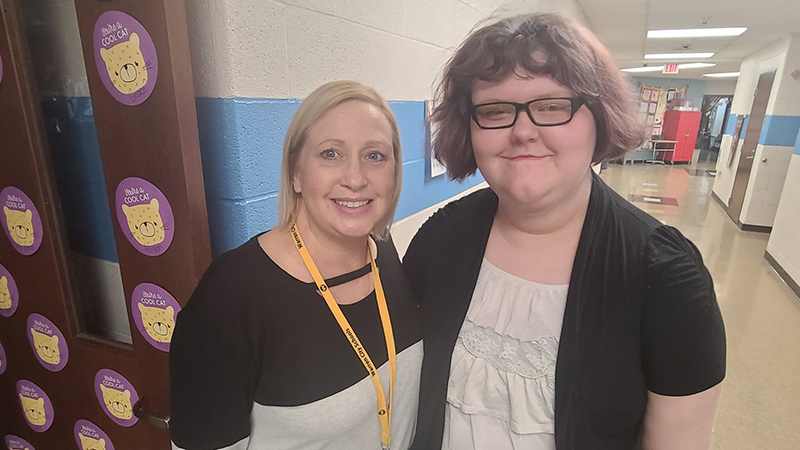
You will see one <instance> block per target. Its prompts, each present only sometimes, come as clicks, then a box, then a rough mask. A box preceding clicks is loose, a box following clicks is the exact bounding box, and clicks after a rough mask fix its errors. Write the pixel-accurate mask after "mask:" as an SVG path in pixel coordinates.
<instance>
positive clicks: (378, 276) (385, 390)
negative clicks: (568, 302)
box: [170, 81, 422, 450]
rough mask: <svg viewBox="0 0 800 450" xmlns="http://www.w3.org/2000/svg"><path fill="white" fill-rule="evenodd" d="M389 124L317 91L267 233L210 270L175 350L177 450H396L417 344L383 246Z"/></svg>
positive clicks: (361, 105)
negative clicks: (276, 219) (272, 225)
mask: <svg viewBox="0 0 800 450" xmlns="http://www.w3.org/2000/svg"><path fill="white" fill-rule="evenodd" d="M401 175H402V158H401V151H400V138H399V134H398V129H397V123H396V121H395V118H394V116H393V115H392V112H391V110H390V109H389V106H388V105H387V104H386V102H385V101H384V100H383V99H382V98H381V96H380V95H379V94H378V93H377V92H375V91H374V90H373V89H371V88H368V87H365V86H363V85H361V84H358V83H356V82H351V81H338V82H333V83H328V84H325V85H323V86H321V87H319V88H318V89H317V90H315V91H314V92H313V93H312V94H311V95H310V96H309V97H308V98H307V99H306V100H305V101H303V103H302V104H301V105H300V107H299V109H298V110H297V113H296V114H295V115H294V117H293V119H292V122H291V124H290V126H289V130H288V132H287V134H286V141H285V143H284V151H283V167H282V174H281V185H280V218H279V223H278V225H277V226H276V227H275V228H274V229H272V230H271V231H268V232H266V233H264V234H261V235H259V236H256V237H254V238H253V239H251V240H250V241H249V242H247V243H246V244H244V245H242V246H241V247H239V248H237V249H235V250H232V251H230V252H228V253H226V254H224V255H222V256H221V257H219V258H218V259H217V260H215V261H214V263H213V264H212V265H211V267H210V268H209V269H208V271H207V272H206V274H205V276H204V277H203V279H202V281H201V282H200V284H199V285H198V287H197V289H196V290H195V292H194V294H193V296H192V298H191V299H190V300H189V302H188V304H187V305H186V307H185V308H184V309H183V311H182V312H181V313H180V315H179V316H178V321H177V324H176V330H175V335H174V337H173V340H172V349H171V353H170V358H171V378H172V408H173V411H172V420H171V423H170V427H171V433H172V440H173V445H174V447H175V448H181V449H187V450H196V449H204V450H205V449H220V448H222V449H237V450H238V449H262V448H269V449H276V450H289V449H323V448H324V449H356V448H357V449H379V448H382V447H384V448H387V447H388V446H389V445H391V447H392V448H397V449H402V448H408V446H409V445H410V442H411V439H412V432H413V429H414V422H415V420H416V413H417V400H418V389H419V370H420V365H421V360H422V343H421V340H420V339H421V330H420V326H419V322H418V318H417V315H416V304H415V301H414V299H413V298H412V294H411V291H410V288H409V285H408V283H407V281H406V279H405V276H404V274H403V270H402V268H401V266H400V262H399V259H398V256H397V252H396V250H395V248H394V245H393V244H392V242H391V239H390V238H389V226H390V224H391V223H392V218H393V216H394V212H395V208H396V206H397V202H398V198H399V196H400V186H401Z"/></svg>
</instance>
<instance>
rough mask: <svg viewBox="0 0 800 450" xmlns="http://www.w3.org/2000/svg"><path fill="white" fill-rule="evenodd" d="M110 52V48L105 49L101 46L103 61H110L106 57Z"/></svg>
mask: <svg viewBox="0 0 800 450" xmlns="http://www.w3.org/2000/svg"><path fill="white" fill-rule="evenodd" d="M108 53H109V51H108V50H106V49H104V48H101V49H100V57H101V58H103V61H108V59H107V58H106V55H107V54H108Z"/></svg>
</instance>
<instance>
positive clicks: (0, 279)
mask: <svg viewBox="0 0 800 450" xmlns="http://www.w3.org/2000/svg"><path fill="white" fill-rule="evenodd" d="M0 309H11V291H10V290H8V278H6V277H5V275H3V276H0Z"/></svg>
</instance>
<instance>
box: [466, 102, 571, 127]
mask: <svg viewBox="0 0 800 450" xmlns="http://www.w3.org/2000/svg"><path fill="white" fill-rule="evenodd" d="M528 110H529V111H530V114H531V116H533V120H534V122H536V123H537V124H538V125H559V124H562V123H565V122H568V121H569V120H570V119H571V118H572V103H571V102H570V100H569V99H561V98H557V99H541V100H536V101H533V102H531V103H530V104H529V105H528ZM475 116H476V119H477V122H478V125H480V126H482V127H487V128H495V127H498V128H499V127H507V126H510V125H511V124H513V123H514V121H515V120H516V117H517V107H516V106H515V105H514V104H513V103H494V104H490V105H480V106H477V107H476V108H475Z"/></svg>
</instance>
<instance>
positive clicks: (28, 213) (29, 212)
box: [25, 209, 33, 220]
mask: <svg viewBox="0 0 800 450" xmlns="http://www.w3.org/2000/svg"><path fill="white" fill-rule="evenodd" d="M32 216H33V213H32V212H31V210H30V209H26V210H25V218H26V219H28V220H30V218H31V217H32Z"/></svg>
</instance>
